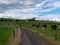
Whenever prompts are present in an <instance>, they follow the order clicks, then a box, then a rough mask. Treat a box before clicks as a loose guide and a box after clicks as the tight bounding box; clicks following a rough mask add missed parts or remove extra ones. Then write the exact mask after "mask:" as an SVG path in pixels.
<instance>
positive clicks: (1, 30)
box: [0, 19, 60, 45]
mask: <svg viewBox="0 0 60 45" xmlns="http://www.w3.org/2000/svg"><path fill="white" fill-rule="evenodd" d="M0 21H1V20H0ZM3 22H4V24H2V25H1V24H0V45H5V44H6V43H7V42H8V39H9V37H10V36H11V35H12V30H13V29H12V26H11V25H10V24H13V25H14V26H17V27H20V28H21V29H24V30H27V31H29V32H31V33H30V34H31V35H32V33H34V34H35V35H36V36H37V37H38V38H39V39H42V40H44V41H47V43H49V44H50V45H60V22H52V21H37V20H35V21H27V20H16V19H4V20H3V21H2V23H3ZM32 24H38V25H40V26H39V27H38V28H37V27H33V26H32ZM43 24H46V25H47V28H46V29H42V25H43ZM53 24H56V25H57V29H56V30H52V29H51V27H50V26H51V25H53ZM27 34H28V33H27Z"/></svg>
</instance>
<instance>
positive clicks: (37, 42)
mask: <svg viewBox="0 0 60 45" xmlns="http://www.w3.org/2000/svg"><path fill="white" fill-rule="evenodd" d="M21 45H50V43H48V42H46V41H43V40H42V39H38V38H37V37H36V36H35V35H34V33H32V32H30V31H28V30H22V42H21Z"/></svg>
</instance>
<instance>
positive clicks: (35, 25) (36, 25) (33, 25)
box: [32, 24, 40, 28]
mask: <svg viewBox="0 0 60 45" xmlns="http://www.w3.org/2000/svg"><path fill="white" fill-rule="evenodd" d="M32 27H36V28H38V27H40V25H39V24H32Z"/></svg>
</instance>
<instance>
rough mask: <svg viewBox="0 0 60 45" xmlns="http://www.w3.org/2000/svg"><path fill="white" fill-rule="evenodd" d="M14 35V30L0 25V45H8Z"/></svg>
mask: <svg viewBox="0 0 60 45" xmlns="http://www.w3.org/2000/svg"><path fill="white" fill-rule="evenodd" d="M11 35H12V28H11V27H9V26H8V25H0V45H6V43H7V42H8V39H9V37H10V36H11Z"/></svg>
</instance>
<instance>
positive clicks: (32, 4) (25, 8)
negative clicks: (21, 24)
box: [0, 0, 60, 21]
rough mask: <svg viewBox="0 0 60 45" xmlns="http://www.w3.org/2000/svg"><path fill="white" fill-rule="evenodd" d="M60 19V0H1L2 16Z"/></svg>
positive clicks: (0, 16)
mask: <svg viewBox="0 0 60 45" xmlns="http://www.w3.org/2000/svg"><path fill="white" fill-rule="evenodd" d="M2 17H3V18H15V19H28V18H33V17H35V18H36V19H37V20H52V21H60V0H0V18H2Z"/></svg>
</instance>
